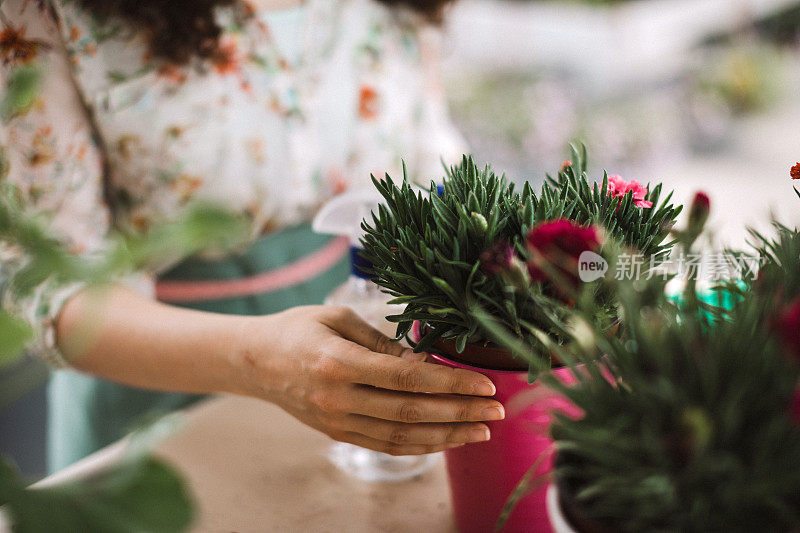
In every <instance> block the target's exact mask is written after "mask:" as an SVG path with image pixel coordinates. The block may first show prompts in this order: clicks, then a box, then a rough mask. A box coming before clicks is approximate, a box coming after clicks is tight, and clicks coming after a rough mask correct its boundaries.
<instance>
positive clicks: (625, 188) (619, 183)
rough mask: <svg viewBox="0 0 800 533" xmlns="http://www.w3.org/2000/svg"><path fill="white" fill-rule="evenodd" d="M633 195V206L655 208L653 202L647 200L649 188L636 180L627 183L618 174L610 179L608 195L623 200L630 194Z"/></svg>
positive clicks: (612, 175)
mask: <svg viewBox="0 0 800 533" xmlns="http://www.w3.org/2000/svg"><path fill="white" fill-rule="evenodd" d="M629 192H630V193H633V205H635V206H636V207H653V202H651V201H649V200H645V199H644V198H645V196H647V188H646V187H645V186H643V185H642V184H640V183H639V182H638V181H636V180H632V181H625V180H624V179H622V177H620V176H619V175H618V174H611V175H610V176H609V177H608V195H609V196H612V197H614V198H620V202H621V201H622V200H621V199H622V198H623V197H624V196H625V195H626V194H628V193H629Z"/></svg>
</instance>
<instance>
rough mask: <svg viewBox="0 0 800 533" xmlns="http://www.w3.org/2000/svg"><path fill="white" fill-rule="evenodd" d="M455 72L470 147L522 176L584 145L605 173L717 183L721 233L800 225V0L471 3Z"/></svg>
mask: <svg viewBox="0 0 800 533" xmlns="http://www.w3.org/2000/svg"><path fill="white" fill-rule="evenodd" d="M444 69H445V84H446V89H447V93H448V97H449V100H450V107H451V113H452V115H453V118H454V119H455V121H456V124H457V126H458V127H459V128H460V130H461V131H462V133H463V134H464V135H465V136H466V138H467V140H468V142H469V144H470V147H471V149H472V152H473V154H474V155H475V156H476V158H477V159H478V160H481V161H490V162H492V164H493V166H494V167H495V169H496V170H502V171H505V172H506V173H507V175H508V176H509V177H510V178H512V179H514V180H515V181H523V180H531V181H533V182H535V183H538V182H541V180H542V179H543V178H544V175H545V172H551V173H553V172H555V171H556V170H557V168H558V165H559V164H560V162H561V161H562V160H563V159H565V158H566V157H567V154H568V151H567V149H566V147H567V145H568V143H569V142H570V141H574V140H578V141H582V142H584V143H585V144H586V145H587V147H588V149H589V160H590V163H591V169H592V171H593V172H594V174H593V176H597V177H598V179H600V178H602V170H603V169H607V170H608V172H609V173H610V174H621V175H622V176H623V177H624V178H626V179H636V180H638V181H640V182H643V183H646V182H648V181H653V182H657V181H663V182H664V187H665V189H667V190H669V189H675V190H676V197H677V199H678V200H680V201H688V200H689V199H690V198H691V195H692V194H693V193H694V191H696V190H697V189H704V190H706V192H708V193H709V195H710V196H711V198H712V201H713V202H714V204H713V206H712V209H713V211H712V213H713V215H714V216H713V219H712V227H714V228H715V230H716V231H717V232H718V237H719V240H720V241H721V242H722V243H723V244H729V245H733V246H743V245H744V244H745V243H744V241H745V236H746V232H745V226H746V225H748V224H750V225H755V226H758V227H760V228H762V229H763V228H765V227H767V226H768V225H769V214H770V213H774V214H775V215H776V216H778V217H779V218H780V219H781V220H784V221H786V222H791V223H797V222H800V209H798V206H797V198H796V197H795V196H794V193H793V192H792V190H791V187H790V183H789V174H788V173H789V168H790V167H791V166H792V165H793V164H794V163H795V162H796V161H797V160H798V159H800V1H798V0H544V1H542V0H462V1H459V2H458V3H456V4H455V5H454V7H453V9H452V11H451V13H450V14H449V16H448V18H447V21H446V25H445V42H444Z"/></svg>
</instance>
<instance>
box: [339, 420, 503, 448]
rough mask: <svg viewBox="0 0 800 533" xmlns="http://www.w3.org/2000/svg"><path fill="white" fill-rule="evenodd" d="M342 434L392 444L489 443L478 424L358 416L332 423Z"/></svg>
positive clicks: (485, 429)
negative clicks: (413, 421)
mask: <svg viewBox="0 0 800 533" xmlns="http://www.w3.org/2000/svg"><path fill="white" fill-rule="evenodd" d="M333 425H335V426H336V427H338V428H339V429H340V430H342V431H348V432H352V433H360V434H362V435H365V436H367V437H370V438H373V439H376V440H379V441H384V442H391V443H393V444H422V445H426V446H440V445H444V444H466V443H468V442H483V441H487V440H489V437H490V433H489V428H488V427H487V426H486V425H485V424H480V423H459V424H436V423H432V424H407V423H403V422H390V421H388V420H381V419H378V418H371V417H368V416H361V415H348V416H345V417H343V418H341V419H340V421H338V422H334V423H333Z"/></svg>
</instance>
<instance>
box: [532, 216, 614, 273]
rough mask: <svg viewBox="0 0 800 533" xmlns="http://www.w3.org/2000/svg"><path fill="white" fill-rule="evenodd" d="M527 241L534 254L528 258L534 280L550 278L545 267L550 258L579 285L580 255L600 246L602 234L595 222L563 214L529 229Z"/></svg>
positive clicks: (551, 261)
mask: <svg viewBox="0 0 800 533" xmlns="http://www.w3.org/2000/svg"><path fill="white" fill-rule="evenodd" d="M527 245H528V250H530V252H531V254H532V256H533V257H532V260H531V261H530V262H528V273H529V274H530V275H531V279H532V280H533V281H545V280H547V279H549V276H548V274H547V273H546V272H545V270H544V269H543V268H542V267H543V266H544V265H543V262H546V263H548V266H549V267H550V268H553V269H557V270H558V271H559V273H560V274H561V275H562V276H563V277H564V278H565V279H566V280H567V281H569V282H570V283H572V285H573V286H577V285H578V280H579V278H578V258H579V257H580V255H581V253H583V252H585V251H587V250H592V251H593V250H596V249H597V248H598V247H599V246H600V236H599V234H598V232H597V229H596V228H595V227H594V226H588V227H586V226H579V225H578V224H575V223H574V222H572V221H571V220H567V219H564V218H560V219H557V220H552V221H550V222H543V223H541V224H538V225H536V226H534V227H533V228H532V229H531V231H530V233H528V238H527Z"/></svg>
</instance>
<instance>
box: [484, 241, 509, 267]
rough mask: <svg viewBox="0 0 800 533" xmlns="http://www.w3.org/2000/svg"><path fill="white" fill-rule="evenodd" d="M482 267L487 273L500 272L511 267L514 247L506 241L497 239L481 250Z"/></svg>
mask: <svg viewBox="0 0 800 533" xmlns="http://www.w3.org/2000/svg"><path fill="white" fill-rule="evenodd" d="M480 259H481V267H482V268H483V270H484V272H486V273H487V274H499V273H500V272H504V271H506V270H508V269H509V268H511V263H512V261H513V259H514V249H513V248H512V247H511V245H509V244H508V243H507V242H506V241H497V242H496V243H494V245H492V247H491V248H488V249H486V250H484V251H483V252H481V258H480Z"/></svg>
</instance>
